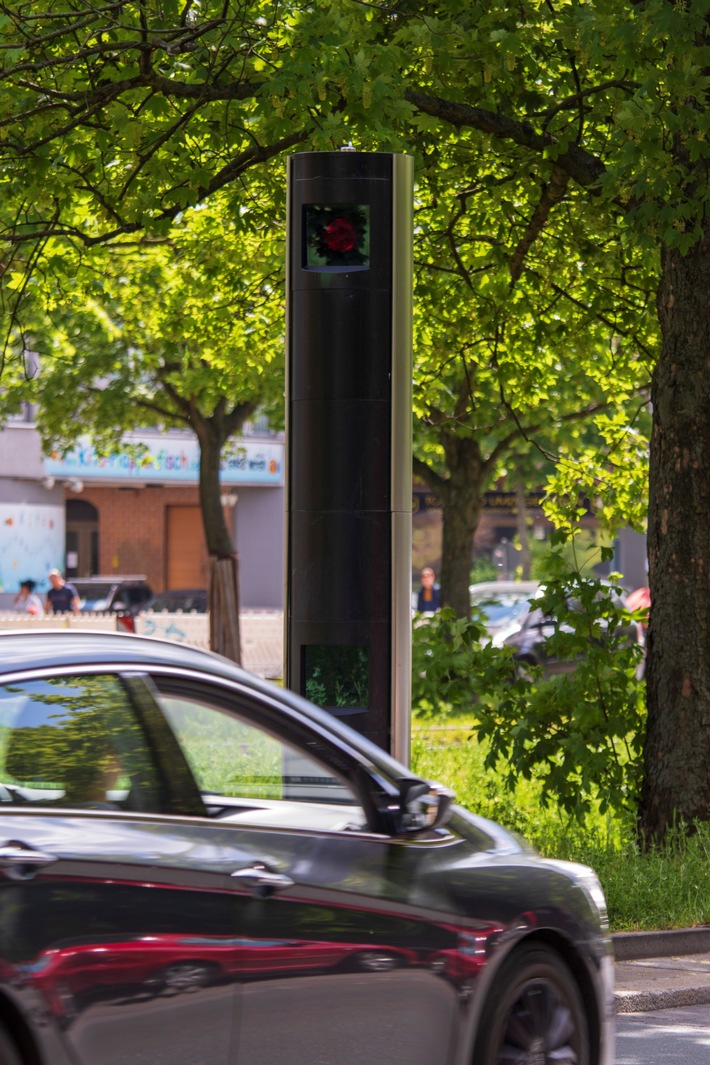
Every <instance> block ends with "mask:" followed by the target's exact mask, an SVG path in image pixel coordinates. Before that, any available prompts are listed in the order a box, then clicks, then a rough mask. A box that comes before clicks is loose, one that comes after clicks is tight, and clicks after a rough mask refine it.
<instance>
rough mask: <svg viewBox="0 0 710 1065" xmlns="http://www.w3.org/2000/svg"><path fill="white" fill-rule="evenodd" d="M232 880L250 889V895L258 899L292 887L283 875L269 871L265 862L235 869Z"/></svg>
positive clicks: (288, 879)
mask: <svg viewBox="0 0 710 1065" xmlns="http://www.w3.org/2000/svg"><path fill="white" fill-rule="evenodd" d="M231 876H232V878H233V879H234V880H238V881H239V883H240V884H244V886H245V887H248V888H251V891H252V894H253V895H256V896H258V897H259V898H266V897H267V896H269V895H273V893H274V892H275V891H285V889H286V888H290V887H293V885H294V881H293V880H292V879H291V877H290V876H286V875H285V874H284V873H276V872H274V870H273V869H269V867H268V865H266V863H265V862H254V864H253V865H247V866H245V867H244V868H243V869H236V870H235V871H234V872H233V873H232V874H231Z"/></svg>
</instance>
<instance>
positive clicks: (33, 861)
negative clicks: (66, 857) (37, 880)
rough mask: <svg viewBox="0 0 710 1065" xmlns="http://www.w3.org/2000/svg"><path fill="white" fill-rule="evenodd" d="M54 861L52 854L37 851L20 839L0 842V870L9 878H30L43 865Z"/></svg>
mask: <svg viewBox="0 0 710 1065" xmlns="http://www.w3.org/2000/svg"><path fill="white" fill-rule="evenodd" d="M56 861H57V859H56V858H55V856H54V855H53V854H45V852H44V851H38V850H36V849H35V848H34V847H30V846H29V845H28V844H27V843H23V842H22V841H21V840H17V839H9V840H6V841H5V842H4V843H0V872H2V873H4V875H5V876H6V877H8V878H9V879H10V880H30V879H31V878H32V877H33V876H34V875H35V874H36V873H37V872H38V871H39V870H40V869H42V868H43V867H44V866H45V865H51V864H52V862H56Z"/></svg>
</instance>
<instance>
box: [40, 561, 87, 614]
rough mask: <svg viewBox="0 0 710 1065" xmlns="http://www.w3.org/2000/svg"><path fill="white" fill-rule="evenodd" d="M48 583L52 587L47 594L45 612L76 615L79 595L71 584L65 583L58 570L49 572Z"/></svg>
mask: <svg viewBox="0 0 710 1065" xmlns="http://www.w3.org/2000/svg"><path fill="white" fill-rule="evenodd" d="M49 583H50V584H51V585H52V587H51V588H50V589H49V591H48V592H47V601H46V603H45V610H46V611H47V613H48V614H68V613H70V612H71V613H72V614H78V613H79V606H80V600H79V593H78V592H77V590H76V588H75V587H74V585H73V584H70V583H69V581H65V580H64V577H63V576H62V575H61V573H60V572H59V570H58V569H53V570H50V571H49Z"/></svg>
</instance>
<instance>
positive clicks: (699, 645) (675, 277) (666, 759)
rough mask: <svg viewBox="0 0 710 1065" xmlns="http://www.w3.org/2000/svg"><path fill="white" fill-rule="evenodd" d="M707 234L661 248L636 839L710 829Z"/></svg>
mask: <svg viewBox="0 0 710 1065" xmlns="http://www.w3.org/2000/svg"><path fill="white" fill-rule="evenodd" d="M709 293H710V233H706V235H705V237H704V239H703V240H702V242H701V243H699V244H697V245H695V247H694V248H692V249H691V251H690V252H689V253H688V254H687V255H686V256H685V257H683V256H682V255H681V254H680V253H679V252H678V251H675V250H669V249H664V250H663V253H662V260H661V281H660V285H659V292H658V311H659V319H660V323H661V331H662V347H661V353H660V358H659V361H658V363H657V366H656V369H655V373H654V377H653V385H652V401H653V432H652V437H651V451H650V477H649V487H650V492H649V521H648V529H649V533H648V537H649V584H650V588H651V616H650V624H649V629H648V661H647V693H648V725H647V733H646V742H645V752H644V783H643V789H642V795H641V803H640V808H639V829H640V832H641V836H642V838H643V839H644V841H645V842H646V843H649V842H651V841H652V840H654V839H655V840H660V839H662V838H663V836H664V834H665V832H666V830H667V829H668V828H669V827H670V826H671V825H672V824H673V822H674V820H683V821H684V822H686V823H688V824H689V823H690V822H692V821H693V819H695V818H699V819H702V820H708V819H710V524H709V523H708V520H707V515H708V514H709V513H710V416H709V413H708V412H710V296H709V295H708V294H709Z"/></svg>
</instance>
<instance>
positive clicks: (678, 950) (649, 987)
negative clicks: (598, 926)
mask: <svg viewBox="0 0 710 1065" xmlns="http://www.w3.org/2000/svg"><path fill="white" fill-rule="evenodd" d="M612 939H613V942H614V956H615V958H616V965H615V969H616V995H615V998H616V1012H617V1013H640V1012H645V1011H647V1010H660V1009H670V1008H671V1007H674V1006H698V1005H705V1004H710V927H706V928H689V929H681V930H679V931H672V932H621V933H617V934H615V935H614V936H612Z"/></svg>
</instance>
